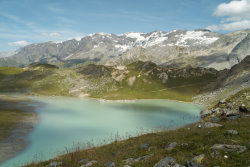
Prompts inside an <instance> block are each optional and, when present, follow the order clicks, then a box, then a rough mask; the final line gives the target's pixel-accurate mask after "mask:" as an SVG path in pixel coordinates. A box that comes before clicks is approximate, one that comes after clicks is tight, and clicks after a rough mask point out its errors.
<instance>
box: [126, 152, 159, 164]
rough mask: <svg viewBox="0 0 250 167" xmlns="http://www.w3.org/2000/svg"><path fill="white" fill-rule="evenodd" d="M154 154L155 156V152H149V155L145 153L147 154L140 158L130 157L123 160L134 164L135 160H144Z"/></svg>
mask: <svg viewBox="0 0 250 167" xmlns="http://www.w3.org/2000/svg"><path fill="white" fill-rule="evenodd" d="M153 156H154V154H149V155H145V156H142V157H138V158H128V159H126V160H123V161H124V162H125V163H126V164H128V165H132V164H133V163H134V162H139V161H142V160H146V159H148V158H151V157H153Z"/></svg>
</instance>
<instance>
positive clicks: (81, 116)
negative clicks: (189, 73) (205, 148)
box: [0, 97, 202, 167]
mask: <svg viewBox="0 0 250 167" xmlns="http://www.w3.org/2000/svg"><path fill="white" fill-rule="evenodd" d="M32 100H35V101H37V102H39V103H40V104H41V105H38V106H36V112H37V113H38V117H39V123H38V124H37V125H36V126H35V128H34V129H33V130H32V132H31V133H30V134H29V135H28V140H29V141H30V144H29V145H28V146H27V148H26V149H25V150H24V151H23V152H22V153H20V154H19V155H17V156H16V157H14V158H12V159H9V160H8V161H6V162H5V163H4V164H2V165H0V166H1V167H12V166H22V165H24V164H27V163H29V162H31V161H39V160H47V159H50V158H53V157H55V156H57V155H60V154H62V153H65V151H66V148H69V149H70V148H73V147H74V146H76V145H78V144H79V143H83V144H84V143H87V142H91V143H92V144H95V145H98V144H100V143H109V142H112V139H114V138H115V136H116V135H117V134H119V136H120V137H121V138H123V139H126V138H128V137H130V136H136V135H138V134H141V133H149V132H152V131H155V130H166V129H175V128H178V127H181V126H184V125H187V124H190V123H194V122H197V121H199V120H200V110H201V109H202V107H201V106H199V105H195V104H190V103H182V102H176V101H170V100H152V99H151V100H136V101H116V102H114V101H98V100H93V99H77V98H65V97H32ZM105 139H106V140H105ZM104 140H105V142H104Z"/></svg>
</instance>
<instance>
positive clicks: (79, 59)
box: [0, 30, 250, 70]
mask: <svg viewBox="0 0 250 167" xmlns="http://www.w3.org/2000/svg"><path fill="white" fill-rule="evenodd" d="M249 37H250V30H243V31H237V32H233V33H228V34H219V33H214V32H210V31H208V30H194V31H187V30H174V31H171V32H164V31H154V32H151V33H136V32H132V33H126V34H118V35H115V34H108V33H95V34H90V35H87V36H85V37H83V38H81V39H72V40H68V41H64V42H51V41H50V42H46V43H39V44H31V45H28V46H25V47H23V48H21V49H19V51H18V52H17V53H16V54H15V55H13V56H11V57H7V58H0V66H26V65H28V64H31V63H34V62H37V63H50V64H55V65H59V66H66V67H70V66H74V65H76V64H80V63H85V62H92V63H96V64H102V65H127V64H130V63H132V62H134V61H152V62H154V63H156V64H157V65H160V66H175V67H180V68H183V67H185V66H187V65H191V66H193V67H208V68H215V69H217V70H221V69H224V68H228V69H230V68H231V67H232V66H233V65H235V64H237V63H239V62H240V61H241V60H243V59H244V58H245V57H246V56H247V55H250V47H249V45H250V39H249Z"/></svg>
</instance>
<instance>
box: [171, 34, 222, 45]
mask: <svg viewBox="0 0 250 167" xmlns="http://www.w3.org/2000/svg"><path fill="white" fill-rule="evenodd" d="M207 33H209V32H206V31H187V32H186V34H180V35H176V36H175V37H177V38H179V39H178V41H177V42H176V43H175V45H177V46H185V47H188V46H189V45H188V40H195V43H194V44H195V45H199V44H211V43H213V42H215V41H216V40H217V39H219V38H217V37H207V36H205V35H206V34H207Z"/></svg>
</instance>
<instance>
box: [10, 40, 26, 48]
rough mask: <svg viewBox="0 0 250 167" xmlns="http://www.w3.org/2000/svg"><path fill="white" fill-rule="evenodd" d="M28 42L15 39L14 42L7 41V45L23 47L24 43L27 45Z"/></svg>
mask: <svg viewBox="0 0 250 167" xmlns="http://www.w3.org/2000/svg"><path fill="white" fill-rule="evenodd" d="M29 44H30V43H29V42H27V41H16V42H9V43H8V45H9V46H19V47H23V46H26V45H29Z"/></svg>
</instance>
